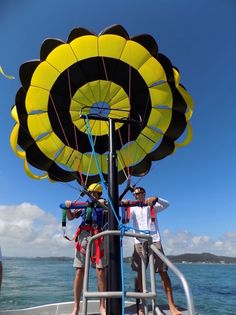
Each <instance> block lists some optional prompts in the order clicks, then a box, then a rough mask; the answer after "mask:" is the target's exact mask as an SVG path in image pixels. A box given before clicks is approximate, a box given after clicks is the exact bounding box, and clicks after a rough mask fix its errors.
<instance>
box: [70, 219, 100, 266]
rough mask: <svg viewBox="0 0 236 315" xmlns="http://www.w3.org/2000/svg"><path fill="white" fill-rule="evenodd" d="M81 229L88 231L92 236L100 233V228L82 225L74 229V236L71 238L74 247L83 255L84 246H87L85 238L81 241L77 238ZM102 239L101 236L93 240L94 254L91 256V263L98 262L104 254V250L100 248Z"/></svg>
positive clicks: (84, 252)
mask: <svg viewBox="0 0 236 315" xmlns="http://www.w3.org/2000/svg"><path fill="white" fill-rule="evenodd" d="M82 231H86V232H89V234H90V236H93V235H96V234H98V233H100V232H101V231H102V229H101V228H100V227H93V226H91V225H82V226H79V227H78V229H77V230H76V232H75V235H74V238H73V239H74V241H75V248H76V249H77V250H78V251H79V252H80V253H81V254H83V255H85V254H86V248H87V240H86V242H83V241H84V240H82V242H81V243H80V242H79V240H78V237H79V235H80V233H81V232H82ZM103 241H104V237H103V236H101V237H99V238H97V239H96V240H94V246H95V253H94V255H92V256H91V261H92V263H96V264H98V263H99V260H100V259H101V258H102V257H103V256H104V250H103V249H101V246H102V242H103Z"/></svg>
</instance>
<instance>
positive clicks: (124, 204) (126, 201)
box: [121, 199, 130, 206]
mask: <svg viewBox="0 0 236 315" xmlns="http://www.w3.org/2000/svg"><path fill="white" fill-rule="evenodd" d="M129 203H130V201H129V200H127V199H122V200H121V205H122V206H128V205H129Z"/></svg>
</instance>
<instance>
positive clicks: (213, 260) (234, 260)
mask: <svg viewBox="0 0 236 315" xmlns="http://www.w3.org/2000/svg"><path fill="white" fill-rule="evenodd" d="M167 257H168V258H169V259H170V260H171V261H172V262H173V263H182V264H196V263H199V264H236V257H229V256H217V255H214V254H211V253H201V254H193V253H185V254H180V255H167ZM3 259H6V260H8V259H35V260H45V259H50V260H55V261H72V260H73V258H72V257H67V256H49V257H20V256H19V257H16V256H14V257H13V256H9V257H3ZM124 262H126V263H129V262H131V257H125V258H124Z"/></svg>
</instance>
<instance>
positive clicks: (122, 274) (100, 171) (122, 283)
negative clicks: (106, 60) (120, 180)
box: [85, 115, 150, 315]
mask: <svg viewBox="0 0 236 315" xmlns="http://www.w3.org/2000/svg"><path fill="white" fill-rule="evenodd" d="M85 127H86V133H87V135H88V138H89V142H90V145H91V148H92V153H93V155H94V159H95V163H96V166H97V169H98V173H99V176H100V179H101V183H102V185H103V188H104V190H106V192H107V187H106V182H105V179H104V176H103V174H102V170H101V167H100V165H99V163H98V159H97V155H96V151H95V147H94V142H93V136H92V133H91V128H90V125H89V119H88V116H87V115H86V116H85ZM107 199H108V203H109V205H110V208H111V209H112V212H113V215H114V217H115V218H116V221H117V223H118V228H119V230H120V232H121V233H120V267H121V287H122V315H125V283H124V262H123V260H124V254H123V237H124V233H125V232H126V231H129V230H134V231H136V232H140V233H145V234H150V231H148V230H138V229H135V228H134V227H130V226H127V225H125V224H123V223H122V219H119V218H118V216H117V214H116V212H115V209H114V207H113V203H112V201H111V199H110V197H109V195H108V193H107ZM104 227H105V226H104Z"/></svg>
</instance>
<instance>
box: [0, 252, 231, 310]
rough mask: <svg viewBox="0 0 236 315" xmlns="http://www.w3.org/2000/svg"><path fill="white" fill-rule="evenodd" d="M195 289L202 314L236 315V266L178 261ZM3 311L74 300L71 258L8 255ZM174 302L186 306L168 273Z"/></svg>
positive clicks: (129, 278)
mask: <svg viewBox="0 0 236 315" xmlns="http://www.w3.org/2000/svg"><path fill="white" fill-rule="evenodd" d="M176 266H177V268H179V269H180V271H181V272H182V273H183V274H184V275H185V277H186V279H187V281H188V283H189V286H190V288H191V290H192V294H193V299H194V305H195V308H196V311H197V312H198V313H199V314H201V315H236V265H223V264H222V265H219V264H176ZM3 267H4V277H3V285H2V290H1V293H0V310H7V309H20V308H27V307H32V306H38V305H42V304H50V303H57V302H67V301H72V300H73V278H74V268H73V267H72V259H52V258H50V259H40V258H38V259H30V258H27V259H26V258H8V259H5V260H4V261H3ZM124 273H125V277H124V278H125V289H126V290H133V286H134V277H135V274H134V273H133V272H132V270H131V268H130V265H129V264H128V263H125V266H124ZM169 275H170V278H171V281H172V287H173V293H174V299H175V303H176V304H177V305H179V306H183V307H186V300H185V297H184V294H183V288H182V285H181V283H180V281H179V280H178V279H177V278H176V277H175V275H174V274H173V273H172V272H171V271H170V272H169ZM96 283H97V282H96V273H95V271H94V270H93V269H92V270H91V272H90V289H91V290H93V289H95V288H96V285H97V284H96ZM156 284H157V293H158V303H159V304H166V298H165V294H164V291H163V289H162V287H161V283H160V277H159V276H158V275H157V276H156Z"/></svg>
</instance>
